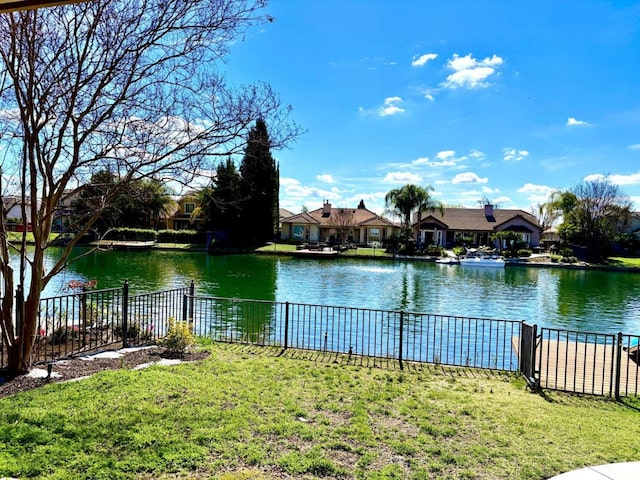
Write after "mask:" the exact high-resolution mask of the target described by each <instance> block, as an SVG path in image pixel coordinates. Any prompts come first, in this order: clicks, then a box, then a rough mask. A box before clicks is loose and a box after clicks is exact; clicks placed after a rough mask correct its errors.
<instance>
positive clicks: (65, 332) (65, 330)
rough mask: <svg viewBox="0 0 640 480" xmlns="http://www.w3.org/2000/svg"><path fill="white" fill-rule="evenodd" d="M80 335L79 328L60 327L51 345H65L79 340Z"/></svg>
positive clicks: (51, 339)
mask: <svg viewBox="0 0 640 480" xmlns="http://www.w3.org/2000/svg"><path fill="white" fill-rule="evenodd" d="M79 334H80V332H79V331H78V327H66V326H65V327H58V328H56V329H55V330H54V332H53V334H52V335H51V338H50V339H49V345H63V344H65V343H67V342H69V341H71V339H72V338H78V336H79Z"/></svg>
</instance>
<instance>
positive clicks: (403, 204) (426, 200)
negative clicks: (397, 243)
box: [384, 184, 444, 244]
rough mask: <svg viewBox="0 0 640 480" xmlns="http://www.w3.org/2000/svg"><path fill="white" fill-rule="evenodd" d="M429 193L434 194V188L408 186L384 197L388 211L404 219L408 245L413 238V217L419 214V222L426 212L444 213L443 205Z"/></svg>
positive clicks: (395, 189) (404, 234) (403, 225)
mask: <svg viewBox="0 0 640 480" xmlns="http://www.w3.org/2000/svg"><path fill="white" fill-rule="evenodd" d="M429 192H433V187H431V186H430V185H427V187H425V188H423V187H420V186H418V185H413V184H407V185H405V186H403V187H400V188H394V189H393V190H391V191H390V192H389V193H387V194H386V195H385V197H384V201H385V205H386V208H387V210H388V211H390V212H391V213H392V214H394V215H397V216H399V217H400V218H401V219H402V229H403V236H404V237H405V240H406V242H407V244H408V243H409V239H410V238H411V230H412V229H411V225H412V222H411V215H412V214H413V212H414V211H416V210H417V212H418V221H419V220H420V216H421V215H422V212H423V211H425V210H431V211H435V210H440V212H441V213H442V212H443V211H444V209H443V207H442V203H441V202H439V201H437V200H435V199H434V198H433V197H432V196H431V194H430V193H429Z"/></svg>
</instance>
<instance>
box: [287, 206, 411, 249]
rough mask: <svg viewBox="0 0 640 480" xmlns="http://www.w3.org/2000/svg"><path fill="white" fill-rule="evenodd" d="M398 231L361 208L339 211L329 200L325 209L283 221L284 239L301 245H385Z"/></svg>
mask: <svg viewBox="0 0 640 480" xmlns="http://www.w3.org/2000/svg"><path fill="white" fill-rule="evenodd" d="M399 230H400V229H399V227H398V226H397V225H395V224H394V223H393V222H392V221H390V220H387V219H386V218H384V217H381V216H380V215H378V214H376V213H375V212H372V211H371V210H368V209H367V208H365V207H364V205H362V204H361V205H360V207H359V208H336V207H333V206H332V205H331V203H329V201H328V200H327V201H325V202H324V203H323V205H322V208H318V209H316V210H312V211H310V212H302V213H298V214H297V215H293V216H291V217H288V218H285V219H283V220H282V236H281V239H282V240H293V241H298V242H301V243H303V242H304V243H320V242H327V243H353V244H358V245H382V243H383V242H384V241H385V240H387V239H388V238H390V237H391V236H392V235H393V234H395V233H398V231H399Z"/></svg>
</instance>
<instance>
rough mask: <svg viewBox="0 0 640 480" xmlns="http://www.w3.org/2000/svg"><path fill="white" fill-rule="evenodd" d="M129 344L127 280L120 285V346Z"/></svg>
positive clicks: (125, 346) (124, 346)
mask: <svg viewBox="0 0 640 480" xmlns="http://www.w3.org/2000/svg"><path fill="white" fill-rule="evenodd" d="M128 346H129V280H125V281H124V284H123V285H122V347H123V348H127V347H128Z"/></svg>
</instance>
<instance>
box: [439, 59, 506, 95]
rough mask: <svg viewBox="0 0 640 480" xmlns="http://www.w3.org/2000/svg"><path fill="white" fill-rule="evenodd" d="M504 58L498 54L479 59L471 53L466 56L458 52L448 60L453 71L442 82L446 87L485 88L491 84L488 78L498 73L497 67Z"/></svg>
mask: <svg viewBox="0 0 640 480" xmlns="http://www.w3.org/2000/svg"><path fill="white" fill-rule="evenodd" d="M503 62H504V60H503V59H502V58H501V57H498V56H497V55H493V57H487V58H485V59H484V60H477V59H475V58H473V56H472V55H471V54H470V53H469V54H468V55H465V56H464V57H461V56H459V55H458V54H457V53H456V54H454V55H453V57H452V58H451V59H449V61H448V62H447V67H448V68H449V69H450V70H453V73H452V74H451V75H449V76H448V77H447V79H446V80H445V81H444V82H442V84H441V85H442V86H443V87H445V88H467V89H473V88H484V87H488V86H489V85H490V84H489V82H488V79H489V78H490V77H492V76H495V75H497V74H498V73H497V68H498V67H499V66H500V65H502V63H503Z"/></svg>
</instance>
